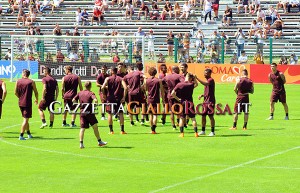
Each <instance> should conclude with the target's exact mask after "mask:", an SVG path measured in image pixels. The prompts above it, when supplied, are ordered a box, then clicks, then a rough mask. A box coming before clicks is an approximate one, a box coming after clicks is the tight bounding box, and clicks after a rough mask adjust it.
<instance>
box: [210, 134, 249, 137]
mask: <svg viewBox="0 0 300 193" xmlns="http://www.w3.org/2000/svg"><path fill="white" fill-rule="evenodd" d="M250 136H252V135H250V134H230V135H216V136H214V137H250ZM206 137H209V136H206Z"/></svg>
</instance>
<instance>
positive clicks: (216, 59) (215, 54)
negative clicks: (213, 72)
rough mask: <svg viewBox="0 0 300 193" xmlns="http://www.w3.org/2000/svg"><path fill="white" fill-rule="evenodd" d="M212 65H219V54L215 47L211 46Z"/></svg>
mask: <svg viewBox="0 0 300 193" xmlns="http://www.w3.org/2000/svg"><path fill="white" fill-rule="evenodd" d="M210 57H211V58H210V63H211V64H218V63H219V52H218V49H217V47H216V46H215V45H212V46H211V50H210Z"/></svg>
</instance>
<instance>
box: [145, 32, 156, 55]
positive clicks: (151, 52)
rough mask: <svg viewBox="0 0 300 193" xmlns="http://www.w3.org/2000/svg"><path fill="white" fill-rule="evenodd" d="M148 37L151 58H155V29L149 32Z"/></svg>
mask: <svg viewBox="0 0 300 193" xmlns="http://www.w3.org/2000/svg"><path fill="white" fill-rule="evenodd" d="M146 38H147V40H148V52H149V59H153V60H154V40H155V36H154V35H153V30H152V29H151V30H150V31H149V34H148V35H147V37H146Z"/></svg>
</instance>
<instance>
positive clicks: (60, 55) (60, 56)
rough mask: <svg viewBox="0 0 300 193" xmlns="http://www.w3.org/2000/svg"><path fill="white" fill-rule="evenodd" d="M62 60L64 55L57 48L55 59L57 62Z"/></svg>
mask: <svg viewBox="0 0 300 193" xmlns="http://www.w3.org/2000/svg"><path fill="white" fill-rule="evenodd" d="M64 60H65V56H64V55H63V53H61V50H57V53H56V61H57V62H64Z"/></svg>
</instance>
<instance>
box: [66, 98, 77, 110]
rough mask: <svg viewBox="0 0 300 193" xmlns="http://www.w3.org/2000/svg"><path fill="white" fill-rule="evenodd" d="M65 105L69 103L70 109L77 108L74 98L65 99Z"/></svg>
mask: <svg viewBox="0 0 300 193" xmlns="http://www.w3.org/2000/svg"><path fill="white" fill-rule="evenodd" d="M64 103H65V106H66V105H68V106H69V108H70V110H71V111H73V110H75V108H76V105H74V104H73V102H72V99H64Z"/></svg>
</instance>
